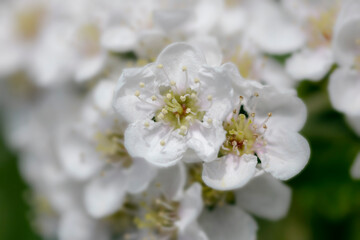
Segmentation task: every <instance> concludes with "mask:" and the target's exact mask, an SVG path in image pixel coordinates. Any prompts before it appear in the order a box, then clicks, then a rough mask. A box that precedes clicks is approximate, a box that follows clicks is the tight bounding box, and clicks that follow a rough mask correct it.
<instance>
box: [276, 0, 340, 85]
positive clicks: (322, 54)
mask: <svg viewBox="0 0 360 240" xmlns="http://www.w3.org/2000/svg"><path fill="white" fill-rule="evenodd" d="M282 3H283V5H284V7H285V9H286V10H287V11H288V12H289V14H291V15H292V16H293V17H295V18H296V20H297V22H298V25H299V26H301V27H302V30H303V31H302V34H303V36H304V38H305V39H306V40H305V41H304V44H303V45H302V48H301V49H299V51H298V52H295V53H294V54H292V56H291V57H290V58H289V59H287V61H286V70H287V71H288V73H289V74H290V75H291V76H292V77H293V78H294V79H295V80H298V81H300V80H304V79H308V80H312V81H320V80H321V79H323V78H324V77H325V75H326V74H327V73H328V72H329V70H330V68H331V67H332V65H333V64H334V57H333V52H332V49H331V44H332V40H333V29H334V25H335V21H336V18H337V14H338V11H339V1H337V0H331V1H324V0H316V1H300V0H290V1H282Z"/></svg>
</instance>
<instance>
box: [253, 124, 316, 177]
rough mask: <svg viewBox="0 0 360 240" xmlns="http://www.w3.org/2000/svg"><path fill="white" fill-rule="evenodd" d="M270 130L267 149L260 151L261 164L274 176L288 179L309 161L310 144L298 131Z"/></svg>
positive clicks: (267, 137)
mask: <svg viewBox="0 0 360 240" xmlns="http://www.w3.org/2000/svg"><path fill="white" fill-rule="evenodd" d="M268 130H270V129H268ZM270 131H271V132H270ZM270 131H269V132H268V133H267V134H268V135H267V136H266V141H267V145H266V147H265V148H266V149H265V151H264V152H258V156H259V158H260V160H261V161H262V164H261V166H262V168H263V169H264V170H265V171H266V172H269V173H271V174H272V175H273V176H274V177H276V178H278V179H281V180H287V179H289V178H291V177H293V176H295V175H296V174H298V173H299V172H300V171H301V170H302V169H303V168H304V167H305V165H306V164H307V162H308V161H309V157H310V147H309V144H308V142H307V141H306V139H305V138H304V137H302V136H301V135H300V134H298V133H296V132H290V131H286V129H276V130H274V131H272V130H270Z"/></svg>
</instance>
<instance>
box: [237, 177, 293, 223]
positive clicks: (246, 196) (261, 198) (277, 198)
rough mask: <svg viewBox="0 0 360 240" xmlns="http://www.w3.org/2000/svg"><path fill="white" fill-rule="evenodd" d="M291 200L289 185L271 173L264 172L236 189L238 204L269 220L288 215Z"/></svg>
mask: <svg viewBox="0 0 360 240" xmlns="http://www.w3.org/2000/svg"><path fill="white" fill-rule="evenodd" d="M290 200H291V190H290V188H289V187H288V186H286V185H285V184H283V183H282V182H280V181H279V180H277V179H275V178H274V177H272V176H271V175H269V174H262V175H260V176H258V177H256V178H254V179H253V180H251V181H250V182H249V183H248V184H247V185H246V186H245V187H243V188H241V189H239V190H238V191H236V204H237V205H238V206H240V207H241V208H242V209H244V210H245V211H247V212H250V213H252V214H254V215H256V216H258V217H262V218H266V219H269V220H278V219H280V218H282V217H284V216H285V215H286V213H287V212H288V209H289V205H290Z"/></svg>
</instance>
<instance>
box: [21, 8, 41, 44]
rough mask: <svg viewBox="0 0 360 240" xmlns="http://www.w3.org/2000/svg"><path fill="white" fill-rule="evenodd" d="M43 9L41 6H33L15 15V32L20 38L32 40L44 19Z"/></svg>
mask: <svg viewBox="0 0 360 240" xmlns="http://www.w3.org/2000/svg"><path fill="white" fill-rule="evenodd" d="M44 13H45V12H44V9H43V7H42V6H34V7H32V8H28V9H24V10H22V11H19V12H18V13H17V14H16V19H15V24H16V31H17V33H18V34H19V36H20V38H22V39H24V40H32V39H34V38H35V37H36V35H37V34H38V32H39V30H40V25H41V23H42V20H43V19H44Z"/></svg>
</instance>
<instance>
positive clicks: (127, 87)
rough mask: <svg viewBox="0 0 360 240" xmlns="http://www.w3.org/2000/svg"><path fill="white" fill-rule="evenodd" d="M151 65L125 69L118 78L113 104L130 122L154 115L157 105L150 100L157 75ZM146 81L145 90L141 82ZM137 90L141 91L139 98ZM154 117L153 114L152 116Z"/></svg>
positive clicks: (153, 93)
mask: <svg viewBox="0 0 360 240" xmlns="http://www.w3.org/2000/svg"><path fill="white" fill-rule="evenodd" d="M150 68H151V66H149V65H148V66H145V67H143V68H132V69H125V70H124V71H123V73H122V74H121V76H120V79H119V80H118V84H117V87H116V91H115V96H114V100H113V106H114V108H115V110H116V112H117V113H118V114H120V116H121V117H123V118H124V119H125V120H127V121H128V122H135V121H138V120H141V119H144V118H146V117H150V116H151V115H154V113H155V111H156V110H157V107H156V106H154V105H153V104H151V103H147V102H150V101H151V100H150V98H151V96H152V95H157V92H156V91H154V92H152V90H153V89H155V88H156V86H155V85H154V84H155V75H154V74H153V72H152V71H151V69H150ZM140 83H144V84H145V87H144V90H143V89H142V88H140V86H139V84H140ZM136 91H139V92H140V96H139V98H140V99H142V100H139V98H138V97H136V96H135V93H136ZM150 118H152V116H151V117H150Z"/></svg>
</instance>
